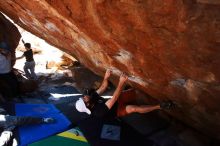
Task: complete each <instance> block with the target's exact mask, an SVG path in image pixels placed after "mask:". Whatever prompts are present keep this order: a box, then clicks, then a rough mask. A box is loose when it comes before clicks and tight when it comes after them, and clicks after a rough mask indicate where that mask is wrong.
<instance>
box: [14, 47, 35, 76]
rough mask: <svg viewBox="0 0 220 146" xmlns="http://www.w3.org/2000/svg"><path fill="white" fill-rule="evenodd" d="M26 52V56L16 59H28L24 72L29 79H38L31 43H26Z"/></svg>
mask: <svg viewBox="0 0 220 146" xmlns="http://www.w3.org/2000/svg"><path fill="white" fill-rule="evenodd" d="M24 46H25V49H26V51H25V52H24V54H23V55H22V56H20V57H17V58H16V59H21V58H23V57H25V58H26V62H25V65H24V72H25V75H26V77H27V78H28V79H33V80H36V79H37V75H36V74H35V61H34V57H33V51H32V49H31V44H30V43H24Z"/></svg>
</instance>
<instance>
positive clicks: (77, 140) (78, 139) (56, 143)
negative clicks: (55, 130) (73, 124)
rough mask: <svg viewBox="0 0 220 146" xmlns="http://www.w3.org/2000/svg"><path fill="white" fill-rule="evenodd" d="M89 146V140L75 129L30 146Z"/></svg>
mask: <svg viewBox="0 0 220 146" xmlns="http://www.w3.org/2000/svg"><path fill="white" fill-rule="evenodd" d="M50 145H51V146H61V145H62V146H71V145H74V146H89V144H88V142H87V140H86V139H85V137H84V136H83V134H82V132H81V131H80V130H79V129H78V128H73V129H70V130H68V131H65V132H62V133H60V134H57V135H54V136H51V137H49V138H46V139H44V140H41V141H38V142H35V143H32V144H30V145H28V146H50Z"/></svg>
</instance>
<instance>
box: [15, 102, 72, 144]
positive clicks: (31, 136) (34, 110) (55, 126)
mask: <svg viewBox="0 0 220 146" xmlns="http://www.w3.org/2000/svg"><path fill="white" fill-rule="evenodd" d="M15 111H16V115H17V116H34V117H52V118H54V119H56V122H55V123H52V124H39V125H29V126H21V127H19V143H20V146H24V145H28V144H30V143H33V142H36V141H38V140H40V139H43V138H46V137H48V136H51V135H54V134H57V133H60V132H63V131H65V130H67V129H68V128H69V126H70V124H71V122H70V121H69V120H68V119H67V118H66V117H65V116H64V115H63V114H62V113H60V112H59V110H57V109H56V107H55V106H53V105H51V104H16V105H15Z"/></svg>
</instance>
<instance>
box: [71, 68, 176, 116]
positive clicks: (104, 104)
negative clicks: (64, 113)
mask: <svg viewBox="0 0 220 146" xmlns="http://www.w3.org/2000/svg"><path fill="white" fill-rule="evenodd" d="M110 76H111V71H110V70H107V71H106V73H105V76H104V80H103V82H102V84H101V86H100V87H99V88H98V89H97V90H95V89H86V90H85V91H84V93H83V97H82V98H80V99H79V100H78V101H77V102H76V105H75V106H76V109H77V110H78V111H79V112H85V113H87V114H89V115H90V114H91V115H93V116H97V117H103V116H105V115H106V114H107V113H108V111H110V110H111V109H112V107H113V106H114V105H115V103H116V102H117V100H118V98H119V96H120V93H121V92H122V90H123V86H124V85H125V83H126V81H127V80H128V76H127V75H125V74H121V76H120V78H119V83H118V86H117V87H116V90H115V91H114V93H113V96H112V97H111V98H110V99H108V100H107V101H106V100H105V99H104V98H102V97H101V96H100V94H102V93H103V92H104V91H105V90H106V89H107V87H108V79H109V78H110ZM172 106H173V103H172V102H171V101H166V102H161V103H160V104H158V105H141V106H139V105H127V106H126V112H127V114H130V113H134V112H137V113H148V112H151V111H154V110H159V109H170V108H171V107H172Z"/></svg>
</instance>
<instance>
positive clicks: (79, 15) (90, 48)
mask: <svg viewBox="0 0 220 146" xmlns="http://www.w3.org/2000/svg"><path fill="white" fill-rule="evenodd" d="M0 10H1V11H2V12H4V13H5V14H7V15H8V16H9V17H10V18H11V19H13V20H14V21H15V22H16V23H18V24H19V25H20V26H22V27H23V28H25V29H27V30H29V31H30V32H32V33H34V34H35V35H37V36H39V37H41V38H43V39H45V40H47V41H48V42H49V43H51V44H53V45H55V46H57V47H59V48H60V49H61V50H64V51H66V52H69V53H70V54H72V55H73V56H75V57H76V58H77V59H78V60H79V61H80V62H81V63H83V64H84V65H85V66H87V67H89V68H90V69H91V70H93V71H94V72H96V73H97V74H100V75H103V73H104V71H105V70H106V69H107V68H111V69H112V70H113V73H114V75H115V79H116V76H119V74H120V73H121V72H125V73H127V74H128V75H129V76H130V77H129V82H130V83H131V84H132V86H135V87H137V88H139V89H141V90H143V91H144V92H146V93H148V94H150V95H151V96H153V97H154V98H157V99H158V100H163V99H171V100H174V101H175V102H176V103H177V105H178V108H177V109H176V110H173V111H171V112H170V114H172V115H173V116H175V117H176V118H178V119H180V120H182V121H184V122H185V123H187V124H189V125H191V126H193V127H195V128H197V129H199V130H200V131H203V132H206V133H208V134H210V135H212V136H215V137H217V138H220V133H219V131H220V122H219V121H220V116H219V115H220V106H219V103H220V98H219V97H220V83H219V81H220V50H219V49H220V4H219V3H218V2H216V1H214V0H213V1H212V2H211V3H209V2H207V1H204V0H203V1H202V0H198V1H197V0H157V1H154V0H138V1H132V0H120V1H119V0H118V1H110V0H86V1H83V0H56V1H54V0H32V1H30V0H7V1H0ZM45 49H46V48H45Z"/></svg>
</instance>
